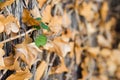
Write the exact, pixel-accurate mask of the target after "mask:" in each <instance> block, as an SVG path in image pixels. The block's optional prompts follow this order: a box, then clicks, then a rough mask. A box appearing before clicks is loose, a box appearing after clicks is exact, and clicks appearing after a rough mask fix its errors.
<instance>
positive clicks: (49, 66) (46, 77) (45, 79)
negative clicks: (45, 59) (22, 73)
mask: <svg viewBox="0 0 120 80" xmlns="http://www.w3.org/2000/svg"><path fill="white" fill-rule="evenodd" d="M56 57H57V55H56V54H54V56H53V58H52V60H51V62H50V63H49V65H48V70H47V73H46V75H45V78H44V80H47V79H48V75H49V72H50V70H51V68H52V66H53V62H54V61H55V58H56Z"/></svg>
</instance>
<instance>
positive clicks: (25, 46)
mask: <svg viewBox="0 0 120 80" xmlns="http://www.w3.org/2000/svg"><path fill="white" fill-rule="evenodd" d="M30 42H31V38H29V37H28V36H26V39H25V41H24V42H23V43H21V44H17V45H16V49H15V51H16V56H15V57H16V58H18V57H20V58H21V59H22V60H23V61H24V62H26V63H27V64H28V66H29V68H31V65H32V64H34V63H35V62H36V59H37V55H38V53H41V52H42V51H41V50H40V49H38V47H37V46H36V45H35V43H30Z"/></svg>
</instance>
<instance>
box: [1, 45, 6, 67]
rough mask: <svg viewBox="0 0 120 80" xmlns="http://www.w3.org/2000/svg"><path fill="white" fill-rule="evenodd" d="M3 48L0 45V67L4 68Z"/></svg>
mask: <svg viewBox="0 0 120 80" xmlns="http://www.w3.org/2000/svg"><path fill="white" fill-rule="evenodd" d="M2 48H3V44H0V66H5V64H4V60H3V56H4V55H5V52H4V50H3V49H2Z"/></svg>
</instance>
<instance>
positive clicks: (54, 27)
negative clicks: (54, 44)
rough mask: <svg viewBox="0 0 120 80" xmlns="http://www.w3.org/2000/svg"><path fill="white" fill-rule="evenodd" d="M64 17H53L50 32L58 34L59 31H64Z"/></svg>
mask: <svg viewBox="0 0 120 80" xmlns="http://www.w3.org/2000/svg"><path fill="white" fill-rule="evenodd" d="M61 25H62V17H61V16H54V17H52V19H51V21H50V23H49V26H50V30H51V31H52V32H54V33H58V32H59V31H61V30H62V27H61Z"/></svg>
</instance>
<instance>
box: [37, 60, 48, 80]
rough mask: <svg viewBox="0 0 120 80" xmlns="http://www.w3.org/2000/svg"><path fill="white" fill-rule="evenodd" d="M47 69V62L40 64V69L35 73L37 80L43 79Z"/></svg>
mask: <svg viewBox="0 0 120 80" xmlns="http://www.w3.org/2000/svg"><path fill="white" fill-rule="evenodd" d="M46 67H47V63H46V62H45V61H42V62H41V63H40V64H39V66H38V68H37V70H36V72H35V80H40V79H41V77H42V75H43V73H44V71H45V69H46Z"/></svg>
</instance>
